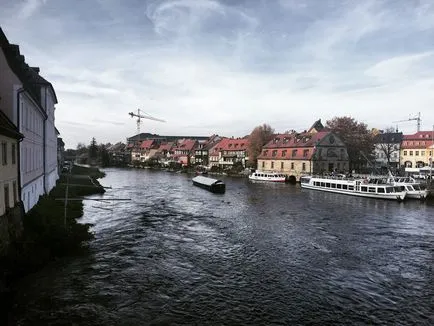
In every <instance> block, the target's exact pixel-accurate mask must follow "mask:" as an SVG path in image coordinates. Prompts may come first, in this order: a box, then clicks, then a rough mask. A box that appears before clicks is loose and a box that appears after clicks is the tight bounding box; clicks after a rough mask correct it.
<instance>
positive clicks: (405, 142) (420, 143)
mask: <svg viewBox="0 0 434 326" xmlns="http://www.w3.org/2000/svg"><path fill="white" fill-rule="evenodd" d="M432 144H433V132H432V131H418V132H417V133H415V134H412V135H403V137H402V144H401V148H403V149H411V148H420V149H424V148H427V147H429V146H431V145H432Z"/></svg>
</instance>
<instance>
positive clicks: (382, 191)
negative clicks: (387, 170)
mask: <svg viewBox="0 0 434 326" xmlns="http://www.w3.org/2000/svg"><path fill="white" fill-rule="evenodd" d="M377 192H378V193H380V194H384V193H385V190H384V188H383V187H378V189H377Z"/></svg>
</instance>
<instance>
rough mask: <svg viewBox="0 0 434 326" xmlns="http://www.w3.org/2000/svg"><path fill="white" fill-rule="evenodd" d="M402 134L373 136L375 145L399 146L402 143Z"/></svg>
mask: <svg viewBox="0 0 434 326" xmlns="http://www.w3.org/2000/svg"><path fill="white" fill-rule="evenodd" d="M402 138H403V137H402V132H386V133H381V134H378V135H376V136H375V138H374V141H375V143H377V144H399V143H401V141H402Z"/></svg>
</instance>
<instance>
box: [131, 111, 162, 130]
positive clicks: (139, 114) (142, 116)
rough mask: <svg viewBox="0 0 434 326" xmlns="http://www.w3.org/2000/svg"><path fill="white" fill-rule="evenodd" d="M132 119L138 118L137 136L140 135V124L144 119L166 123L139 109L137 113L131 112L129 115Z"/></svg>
mask: <svg viewBox="0 0 434 326" xmlns="http://www.w3.org/2000/svg"><path fill="white" fill-rule="evenodd" d="M128 114H129V115H130V116H131V118H134V117H137V134H138V135H140V124H141V123H142V119H148V120H154V121H160V122H166V121H164V120H162V119H158V118H155V117H153V116H151V115H150V114H148V113H146V112H142V111H141V110H140V109H137V113H134V112H130V113H128Z"/></svg>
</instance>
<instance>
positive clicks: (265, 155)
mask: <svg viewBox="0 0 434 326" xmlns="http://www.w3.org/2000/svg"><path fill="white" fill-rule="evenodd" d="M314 152H315V149H314V148H293V149H284V148H275V149H265V148H264V149H263V150H262V153H261V154H260V155H259V156H258V159H270V160H310V159H311V157H312V155H313V154H314ZM294 154H295V155H294Z"/></svg>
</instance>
